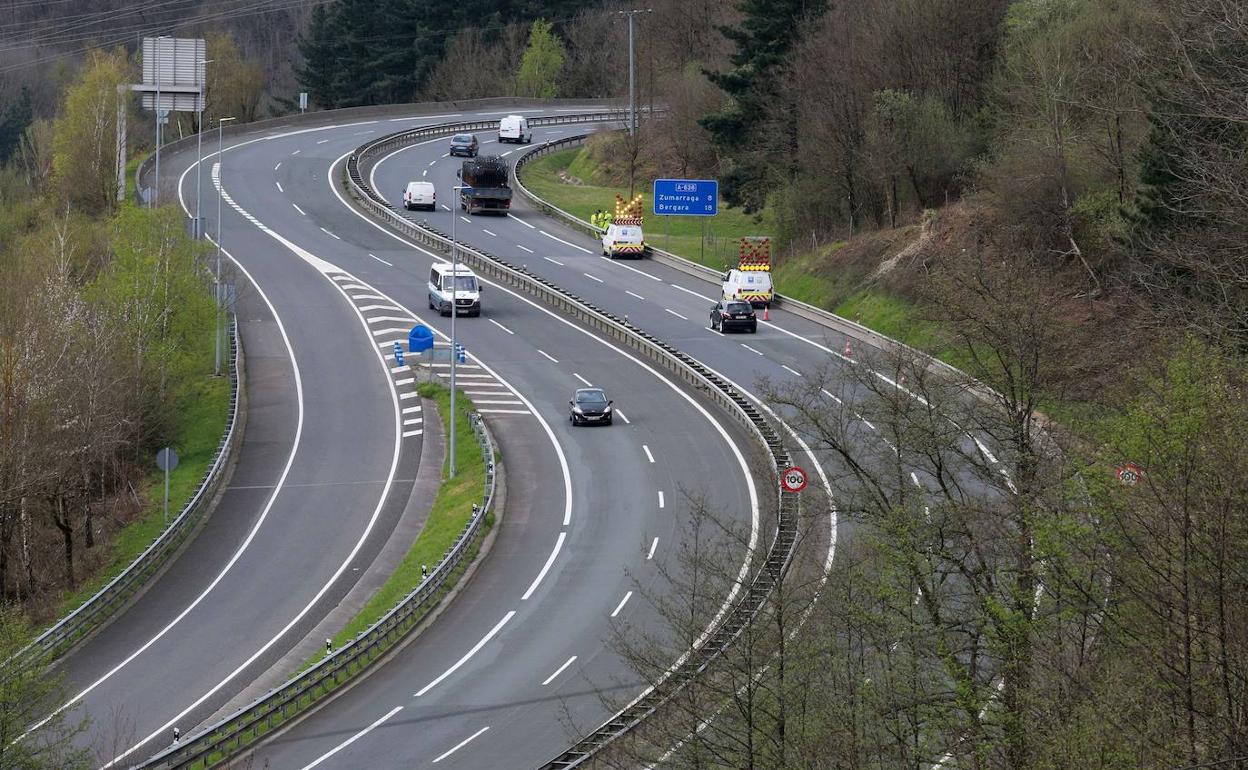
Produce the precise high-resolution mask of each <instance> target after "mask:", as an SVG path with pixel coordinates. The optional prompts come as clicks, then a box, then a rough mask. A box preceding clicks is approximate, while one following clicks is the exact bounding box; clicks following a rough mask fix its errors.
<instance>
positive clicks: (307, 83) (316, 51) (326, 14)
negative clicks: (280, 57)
mask: <svg viewBox="0 0 1248 770" xmlns="http://www.w3.org/2000/svg"><path fill="white" fill-rule="evenodd" d="M334 8H335V9H336V8H337V5H336V4H335V6H334ZM335 16H336V14H335V13H333V12H331V10H330V8H329V7H328V6H324V5H318V6H316V7H315V8H313V9H312V19H311V21H310V22H309V23H308V28H307V30H306V31H305V32H304V34H302V35H300V36H299V54H300V55H301V56H303V65H302V66H301V67H299V68H298V71H297V74H298V77H299V84H300V85H302V86H303V88H304V90H306V91H307V92H308V100H309V101H310V102H311V103H312V104H315V105H317V106H319V107H325V108H330V107H334V106H335V96H336V95H335V94H334V92H333V73H334V67H335V62H336V59H337V56H338V51H337V39H336V37H335V36H334V30H333V25H334V22H335V21H336V19H335Z"/></svg>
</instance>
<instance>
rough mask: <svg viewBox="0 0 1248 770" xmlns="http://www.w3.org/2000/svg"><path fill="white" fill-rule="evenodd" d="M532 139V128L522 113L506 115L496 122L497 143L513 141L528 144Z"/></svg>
mask: <svg viewBox="0 0 1248 770" xmlns="http://www.w3.org/2000/svg"><path fill="white" fill-rule="evenodd" d="M531 141H533V129H531V128H529V119H528V118H526V117H524V116H523V115H508V116H507V117H505V118H503V119H502V120H500V121H499V122H498V143H499V144H502V143H503V142H515V143H517V144H528V143H529V142H531Z"/></svg>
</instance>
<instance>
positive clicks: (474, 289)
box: [429, 262, 481, 315]
mask: <svg viewBox="0 0 1248 770" xmlns="http://www.w3.org/2000/svg"><path fill="white" fill-rule="evenodd" d="M452 302H453V303H454V309H455V315H481V281H480V280H478V279H477V275H476V273H474V272H472V270H470V269H468V267H467V266H466V265H455V266H454V267H452V266H451V263H450V262H435V263H434V265H433V267H432V268H430V269H429V309H430V310H436V311H438V313H440V314H441V315H450V314H451V308H452V304H451V303H452Z"/></svg>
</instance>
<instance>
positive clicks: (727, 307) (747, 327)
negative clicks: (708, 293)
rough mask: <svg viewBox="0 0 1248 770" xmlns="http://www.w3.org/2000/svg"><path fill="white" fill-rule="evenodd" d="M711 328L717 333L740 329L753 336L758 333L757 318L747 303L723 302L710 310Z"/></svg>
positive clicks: (752, 308) (717, 303)
mask: <svg viewBox="0 0 1248 770" xmlns="http://www.w3.org/2000/svg"><path fill="white" fill-rule="evenodd" d="M711 328H712V329H714V330H715V331H717V332H727V331H732V330H733V329H741V330H744V331H747V332H750V333H751V334H753V333H754V332H756V331H758V317H757V316H755V315H754V307H753V306H752V305H751V304H750V303H748V302H738V301H736V300H723V301H720V302H716V303H715V307H713V308H711Z"/></svg>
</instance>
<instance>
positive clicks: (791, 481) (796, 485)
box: [780, 465, 806, 492]
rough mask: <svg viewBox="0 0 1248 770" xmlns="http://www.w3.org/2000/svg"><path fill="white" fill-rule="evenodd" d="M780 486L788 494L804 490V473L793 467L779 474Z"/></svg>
mask: <svg viewBox="0 0 1248 770" xmlns="http://www.w3.org/2000/svg"><path fill="white" fill-rule="evenodd" d="M780 485H781V486H783V487H784V488H785V490H787V491H789V492H801V491H802V490H803V489H805V488H806V471H804V470H802V469H801V468H799V467H797V466H796V465H794V466H793V467H792V468H788V469H786V470H785V472H784V473H782V474H780Z"/></svg>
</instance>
